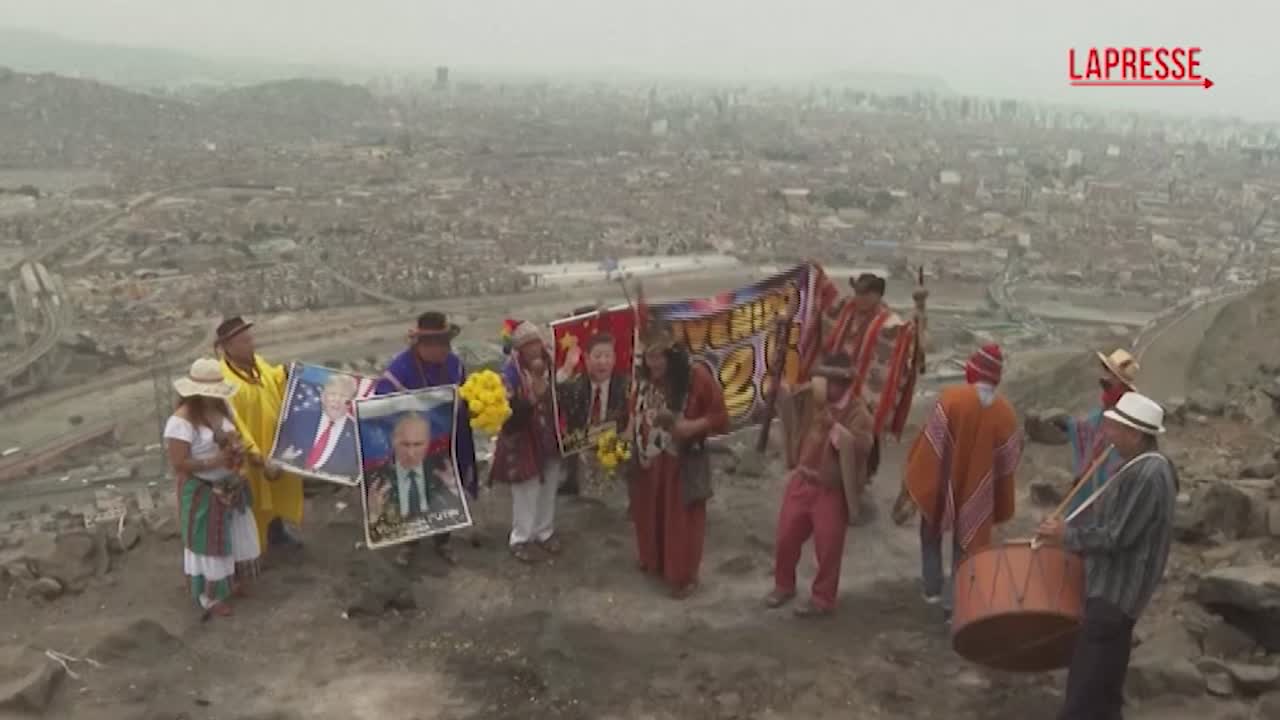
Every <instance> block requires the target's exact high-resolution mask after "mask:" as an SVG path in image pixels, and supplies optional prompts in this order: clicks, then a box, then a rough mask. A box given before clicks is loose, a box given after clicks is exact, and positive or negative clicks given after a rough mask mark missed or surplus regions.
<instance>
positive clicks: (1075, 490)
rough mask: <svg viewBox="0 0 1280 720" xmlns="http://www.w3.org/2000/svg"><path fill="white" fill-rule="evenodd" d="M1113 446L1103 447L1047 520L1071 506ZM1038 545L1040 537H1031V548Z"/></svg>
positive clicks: (1058, 515) (1058, 516)
mask: <svg viewBox="0 0 1280 720" xmlns="http://www.w3.org/2000/svg"><path fill="white" fill-rule="evenodd" d="M1112 447H1113V446H1111V445H1108V446H1106V447H1104V448H1103V449H1102V452H1100V453H1098V456H1097V457H1095V458H1094V459H1093V462H1092V463H1090V464H1089V467H1088V468H1087V469H1086V470H1085V471H1084V473H1083V474H1082V475H1081V476H1080V479H1079V480H1076V484H1075V487H1072V488H1071V492H1069V493H1067V496H1066V497H1065V498H1063V499H1062V502H1060V503H1058V507H1056V508H1054V509H1053V512H1051V513H1049V516H1048V518H1045V519H1046V520H1047V519H1049V518H1061V517H1062V514H1063V513H1064V512H1066V511H1067V508H1068V507H1070V506H1071V501H1072V500H1074V499H1075V497H1076V495H1079V494H1080V491H1081V490H1083V489H1084V486H1085V485H1087V484H1089V480H1091V479H1092V478H1093V476H1094V475H1095V474H1096V473H1097V472H1098V469H1099V468H1101V467H1102V465H1103V463H1105V462H1106V461H1107V458H1108V457H1109V456H1110V455H1111V448H1112ZM1023 542H1025V541H1023ZM1038 547H1040V538H1038V537H1034V538H1031V549H1033V550H1034V549H1035V548H1038Z"/></svg>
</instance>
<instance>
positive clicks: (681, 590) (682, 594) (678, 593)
mask: <svg viewBox="0 0 1280 720" xmlns="http://www.w3.org/2000/svg"><path fill="white" fill-rule="evenodd" d="M697 591H698V582H697V581H696V580H695V581H693V582H691V583H689V584H688V585H685V586H684V587H678V588H674V589H672V591H671V597H672V598H673V599H676V600H685V599H687V598H688V597H689V596H691V595H693V594H694V593H695V592H697Z"/></svg>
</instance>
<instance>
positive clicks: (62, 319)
mask: <svg viewBox="0 0 1280 720" xmlns="http://www.w3.org/2000/svg"><path fill="white" fill-rule="evenodd" d="M228 182H233V180H232V179H229V178H227V177H225V176H223V177H218V178H208V179H204V180H196V181H192V182H188V183H182V184H179V185H173V186H170V187H167V188H164V189H161V190H156V191H151V192H145V193H142V194H140V195H138V196H136V197H134V198H133V199H132V200H130V201H129V202H128V203H127V204H126V205H125V207H124V209H122V210H117V211H116V212H113V213H109V214H108V215H106V216H104V217H101V218H98V219H97V220H94V221H93V222H91V223H89V224H88V225H85V226H84V227H81V228H79V229H77V230H75V231H73V232H70V233H67V234H66V235H64V236H62V237H60V238H57V239H55V240H51V241H49V242H47V243H43V244H41V245H40V246H39V247H37V248H35V249H33V250H31V251H30V252H28V253H27V254H26V255H25V256H24V257H22V258H21V259H19V260H18V261H17V263H15V264H14V265H12V266H11V267H13V268H20V267H22V265H23V264H24V263H28V262H30V263H36V262H41V261H43V260H44V259H45V258H47V257H49V256H50V255H52V254H54V253H57V252H60V251H62V250H64V249H66V248H67V247H69V246H71V245H73V244H75V243H77V242H80V241H82V240H85V239H87V238H90V237H92V236H93V235H94V234H96V233H98V232H99V231H101V230H105V229H106V228H109V227H111V226H112V225H114V224H115V223H117V222H118V221H120V220H121V219H123V218H125V217H128V216H129V214H130V213H132V212H133V211H135V210H140V209H142V208H145V207H147V206H148V205H152V204H154V203H155V202H157V201H159V200H161V199H163V198H165V197H167V196H169V195H170V194H172V193H175V192H183V191H186V190H194V189H197V188H201V187H208V186H211V185H219V184H225V183H228ZM43 312H44V314H45V324H44V332H43V334H41V336H40V337H39V339H37V340H36V341H35V342H34V343H33V344H32V345H31V346H30V347H28V348H27V349H26V350H24V351H23V352H22V353H21V354H20V355H18V357H17V358H16V359H15V360H14V361H13V362H11V363H10V364H8V365H6V366H5V367H4V368H2V369H0V383H7V382H8V381H9V380H11V379H12V378H14V377H16V376H18V375H20V374H22V373H23V372H25V371H26V370H27V368H29V367H30V366H31V365H33V364H35V363H38V362H40V361H41V360H43V359H44V358H45V356H46V355H48V354H49V353H50V352H51V351H52V350H53V349H54V348H56V347H57V346H58V341H59V340H60V339H61V338H62V334H63V333H64V332H65V331H66V330H67V329H68V327H69V325H70V322H71V308H70V303H69V302H68V299H67V298H62V300H61V302H59V303H57V304H56V305H55V306H54V307H53V308H50V307H49V306H48V304H46V305H44V306H43Z"/></svg>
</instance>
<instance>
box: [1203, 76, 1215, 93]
mask: <svg viewBox="0 0 1280 720" xmlns="http://www.w3.org/2000/svg"><path fill="white" fill-rule="evenodd" d="M1211 87H1213V81H1212V80H1210V79H1209V78H1205V79H1204V89H1205V90H1208V89H1209V88H1211Z"/></svg>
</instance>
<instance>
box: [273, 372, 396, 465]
mask: <svg viewBox="0 0 1280 720" xmlns="http://www.w3.org/2000/svg"><path fill="white" fill-rule="evenodd" d="M374 384H375V380H374V379H373V378H365V377H360V376H359V375H354V374H352V373H349V372H343V371H341V370H331V369H329V368H326V367H320V366H319V365H306V364H303V363H293V365H291V366H290V367H289V385H288V387H287V388H286V389H285V395H284V408H283V409H282V410H281V411H280V421H279V423H278V424H277V425H276V438H275V443H274V444H273V445H272V446H271V460H274V461H275V462H276V463H278V464H279V465H281V466H283V467H284V468H285V469H286V470H290V471H292V472H295V473H297V474H299V475H302V476H304V477H309V478H315V479H316V480H326V481H328V482H333V483H338V484H340V485H355V484H356V483H358V482H359V481H360V459H359V456H358V455H357V454H356V420H355V415H354V413H355V402H356V400H358V399H360V398H364V397H369V396H370V395H372V394H373V387H374Z"/></svg>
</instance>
